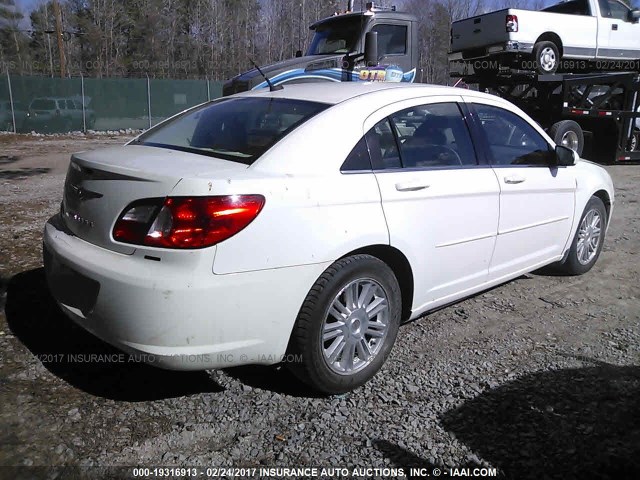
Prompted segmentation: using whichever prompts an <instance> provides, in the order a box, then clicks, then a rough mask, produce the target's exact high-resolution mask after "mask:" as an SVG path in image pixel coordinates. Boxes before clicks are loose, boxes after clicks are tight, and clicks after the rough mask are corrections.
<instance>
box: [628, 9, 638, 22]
mask: <svg viewBox="0 0 640 480" xmlns="http://www.w3.org/2000/svg"><path fill="white" fill-rule="evenodd" d="M638 20H640V8H634V9H633V10H631V11H630V12H629V21H630V22H631V23H638Z"/></svg>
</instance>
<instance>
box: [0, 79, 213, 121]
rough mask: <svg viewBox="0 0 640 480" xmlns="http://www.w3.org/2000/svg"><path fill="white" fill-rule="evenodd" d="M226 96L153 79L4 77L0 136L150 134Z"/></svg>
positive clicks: (202, 84)
mask: <svg viewBox="0 0 640 480" xmlns="http://www.w3.org/2000/svg"><path fill="white" fill-rule="evenodd" d="M220 96H222V82H214V81H209V80H166V79H150V78H84V77H80V78H49V77H36V76H21V75H10V74H5V75H4V76H3V78H2V77H0V131H7V132H14V133H28V132H36V133H66V132H72V131H83V132H88V131H91V130H94V131H105V130H123V129H125V130H126V129H146V128H150V127H152V126H153V125H155V124H157V123H159V122H161V121H162V120H164V119H166V118H168V117H170V116H172V115H174V114H176V113H178V112H180V111H182V110H184V109H186V108H189V107H192V106H194V105H198V104H200V103H203V102H206V101H208V100H211V99H214V98H218V97H220Z"/></svg>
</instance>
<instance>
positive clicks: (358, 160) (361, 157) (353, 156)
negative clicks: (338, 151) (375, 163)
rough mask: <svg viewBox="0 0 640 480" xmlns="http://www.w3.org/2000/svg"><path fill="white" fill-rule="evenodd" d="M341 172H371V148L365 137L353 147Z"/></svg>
mask: <svg viewBox="0 0 640 480" xmlns="http://www.w3.org/2000/svg"><path fill="white" fill-rule="evenodd" d="M340 171H341V172H362V171H369V172H370V171H371V158H370V157H369V148H368V147H367V141H366V139H365V137H362V138H361V139H360V141H359V142H358V143H357V144H356V146H355V147H353V150H351V153H349V156H348V157H347V159H346V160H345V162H344V163H343V164H342V168H341V169H340Z"/></svg>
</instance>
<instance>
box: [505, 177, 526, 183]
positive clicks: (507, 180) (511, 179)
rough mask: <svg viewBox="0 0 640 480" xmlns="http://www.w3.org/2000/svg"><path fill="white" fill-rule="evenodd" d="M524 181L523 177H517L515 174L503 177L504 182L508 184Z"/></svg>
mask: <svg viewBox="0 0 640 480" xmlns="http://www.w3.org/2000/svg"><path fill="white" fill-rule="evenodd" d="M524 181H525V178H524V177H518V176H516V175H513V176H511V177H504V183H506V184H508V185H517V184H519V183H524Z"/></svg>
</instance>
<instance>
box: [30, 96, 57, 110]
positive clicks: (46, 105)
mask: <svg viewBox="0 0 640 480" xmlns="http://www.w3.org/2000/svg"><path fill="white" fill-rule="evenodd" d="M31 108H36V109H38V110H55V108H56V104H55V102H54V101H53V100H49V99H46V98H36V99H35V100H34V101H33V102H32V103H31Z"/></svg>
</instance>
